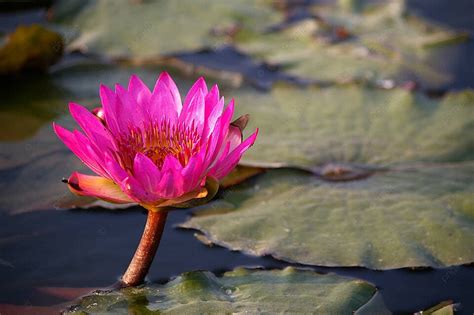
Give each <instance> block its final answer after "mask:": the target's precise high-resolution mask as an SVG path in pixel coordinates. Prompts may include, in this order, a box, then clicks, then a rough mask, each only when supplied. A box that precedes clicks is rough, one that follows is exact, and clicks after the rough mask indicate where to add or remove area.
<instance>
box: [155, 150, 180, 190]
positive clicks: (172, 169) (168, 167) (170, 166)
mask: <svg viewBox="0 0 474 315" xmlns="http://www.w3.org/2000/svg"><path fill="white" fill-rule="evenodd" d="M182 170H183V166H182V165H181V163H180V162H179V161H178V160H177V159H176V158H175V157H174V156H172V155H168V156H167V157H166V158H165V161H164V163H163V167H162V168H161V174H162V175H161V180H160V183H159V184H158V190H157V193H158V194H160V195H161V196H163V198H167V199H171V198H175V197H179V196H181V195H182V194H183V193H184V188H183V187H184V179H183V175H182Z"/></svg>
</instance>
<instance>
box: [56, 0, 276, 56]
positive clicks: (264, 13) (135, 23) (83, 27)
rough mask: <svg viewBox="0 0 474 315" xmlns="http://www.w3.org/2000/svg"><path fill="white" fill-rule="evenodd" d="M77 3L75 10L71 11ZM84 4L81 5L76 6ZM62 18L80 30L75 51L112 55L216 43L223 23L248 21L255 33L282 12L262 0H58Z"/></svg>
mask: <svg viewBox="0 0 474 315" xmlns="http://www.w3.org/2000/svg"><path fill="white" fill-rule="evenodd" d="M69 6H74V8H75V9H76V10H74V11H72V10H68V7H69ZM77 8H80V9H77ZM57 11H58V16H57V19H58V20H61V21H64V22H65V23H66V24H67V25H69V26H70V27H72V28H73V29H75V30H77V31H78V33H79V36H78V37H77V38H76V39H75V40H74V41H73V42H71V43H70V45H69V48H70V49H80V50H82V51H87V52H92V53H101V54H102V53H103V54H106V55H109V56H113V57H124V56H135V57H136V56H142V57H144V56H151V55H163V54H168V53H171V52H180V51H184V50H194V49H199V48H204V47H212V46H213V45H214V44H215V43H216V42H217V41H219V42H222V40H218V39H217V38H216V37H214V36H212V30H213V29H214V28H215V27H218V26H229V25H236V24H245V25H246V26H247V27H250V28H252V29H254V30H255V31H262V30H263V26H264V25H266V24H269V23H273V22H276V21H277V19H278V18H279V15H280V14H279V13H278V12H275V11H274V10H272V9H271V7H270V6H268V5H267V4H265V3H264V2H263V1H253V0H245V1H236V2H234V1H232V2H223V1H219V0H205V1H199V2H196V1H193V0H185V1H179V2H175V1H143V2H141V1H140V2H138V1H135V2H134V1H128V0H121V1H107V0H99V1H89V2H84V3H83V4H82V8H81V6H80V5H78V4H77V3H75V2H72V3H71V2H69V1H63V2H60V3H59V4H58V8H57Z"/></svg>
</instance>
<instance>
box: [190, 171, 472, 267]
mask: <svg viewBox="0 0 474 315" xmlns="http://www.w3.org/2000/svg"><path fill="white" fill-rule="evenodd" d="M473 176H474V163H473V162H466V163H459V164H457V165H450V166H431V167H427V166H426V167H423V168H418V169H417V170H407V171H395V172H386V173H379V174H375V175H373V176H371V177H369V178H367V179H365V180H359V181H351V182H344V183H328V182H325V181H321V180H318V179H317V178H315V177H314V176H311V175H307V174H304V173H300V174H298V173H297V172H294V171H286V170H273V171H268V172H267V173H266V174H263V175H261V176H259V177H258V178H256V179H255V180H254V181H253V182H252V183H249V184H247V185H243V186H239V187H236V188H234V189H230V190H228V191H227V193H226V194H225V196H224V198H223V199H221V200H218V201H215V202H214V203H211V204H209V205H207V206H204V207H202V210H200V211H197V212H195V216H193V217H192V218H190V219H189V221H187V222H186V223H184V224H182V227H185V228H192V229H198V230H200V231H202V232H203V233H204V236H205V237H206V238H207V239H208V241H211V242H213V243H215V244H218V245H222V246H225V247H227V248H230V249H232V250H241V251H244V252H246V253H249V254H252V255H258V256H264V255H272V256H274V257H276V258H278V259H282V260H285V261H290V262H298V263H303V264H309V265H321V266H363V267H367V268H371V269H393V268H402V267H418V266H426V267H446V266H451V265H460V264H467V263H471V262H473V261H474V245H473V243H472V239H473V237H474V207H473V205H474V198H473V196H474V182H473V181H472V178H473Z"/></svg>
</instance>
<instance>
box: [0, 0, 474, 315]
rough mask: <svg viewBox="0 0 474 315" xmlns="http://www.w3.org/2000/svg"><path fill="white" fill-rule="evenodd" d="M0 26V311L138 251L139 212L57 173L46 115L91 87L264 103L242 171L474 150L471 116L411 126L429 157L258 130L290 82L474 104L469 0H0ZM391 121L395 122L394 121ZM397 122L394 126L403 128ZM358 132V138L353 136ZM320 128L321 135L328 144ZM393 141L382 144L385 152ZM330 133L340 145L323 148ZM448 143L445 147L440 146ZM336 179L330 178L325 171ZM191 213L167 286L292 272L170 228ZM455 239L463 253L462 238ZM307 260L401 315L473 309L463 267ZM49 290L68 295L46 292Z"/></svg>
mask: <svg viewBox="0 0 474 315" xmlns="http://www.w3.org/2000/svg"><path fill="white" fill-rule="evenodd" d="M0 33H1V36H2V39H1V43H0V80H1V85H0V313H1V314H3V313H4V312H5V313H8V312H9V313H17V314H20V313H28V312H29V313H30V314H37V313H40V312H44V313H45V314H47V313H54V312H55V311H57V308H55V307H56V305H58V304H61V303H64V302H65V301H68V300H71V299H73V298H74V297H77V296H80V295H81V294H85V293H87V292H88V291H89V290H90V288H97V287H104V286H107V285H110V284H112V283H114V282H115V281H116V280H117V279H118V277H119V276H120V275H121V273H122V272H123V270H124V269H125V268H126V266H127V264H128V261H129V259H130V257H131V255H132V253H133V251H134V249H135V247H136V244H137V241H138V239H139V236H140V234H141V232H142V226H143V223H144V220H145V215H144V213H143V212H142V211H141V209H140V208H138V207H131V208H128V209H125V210H120V211H118V210H116V209H115V210H110V209H107V208H110V207H111V206H110V205H103V204H96V203H94V201H92V200H89V199H78V198H75V197H73V196H72V195H70V193H69V192H68V191H67V188H66V187H65V186H64V185H63V184H62V183H61V182H60V180H61V178H63V177H68V176H69V174H70V173H71V172H72V171H74V170H78V169H79V170H83V169H84V167H83V166H82V165H81V163H80V162H79V161H78V160H76V159H75V158H74V157H72V155H71V153H69V152H68V151H67V149H66V148H65V147H64V146H63V145H62V144H61V143H60V142H59V141H58V140H57V139H56V138H55V136H54V134H53V132H52V128H51V123H52V121H57V122H60V123H61V124H63V125H66V126H68V127H71V126H74V124H73V123H72V122H71V120H70V118H68V117H67V115H65V114H66V113H67V104H68V103H69V102H71V101H73V102H77V103H80V104H83V105H85V106H87V107H88V108H90V109H93V108H96V107H98V106H100V101H99V97H98V89H99V84H100V83H103V84H106V85H108V86H111V87H112V86H113V85H114V84H115V83H121V84H123V85H127V83H128V79H129V77H130V75H131V74H134V73H136V74H138V75H139V76H140V77H141V78H142V79H143V80H144V82H145V83H147V84H148V86H149V87H152V86H153V84H154V82H155V80H156V78H157V76H158V75H159V73H160V72H162V71H168V72H170V73H171V74H172V76H173V78H174V79H175V80H176V83H177V85H178V87H179V88H180V91H181V92H182V93H185V92H186V91H187V90H188V89H189V87H190V86H191V84H192V83H193V82H194V80H195V79H196V78H198V77H199V76H205V78H206V81H207V83H208V84H209V85H210V84H213V83H218V84H219V87H220V88H221V90H222V93H223V94H224V95H225V96H226V99H227V100H230V98H231V97H234V96H235V98H236V100H237V106H239V105H240V104H239V102H242V103H243V104H242V107H241V108H242V109H241V111H242V112H245V111H248V110H250V111H252V108H254V107H256V106H258V105H259V104H260V105H261V106H267V107H266V109H264V110H261V109H254V110H255V111H256V113H255V114H254V116H255V119H254V120H253V121H252V125H251V127H250V128H251V129H252V128H254V127H256V126H260V127H261V130H262V134H263V135H262V140H261V142H262V143H261V146H260V147H258V146H256V150H255V151H254V152H252V153H250V154H251V155H250V156H249V157H248V159H247V160H245V161H244V162H247V163H246V164H248V165H250V166H252V167H257V166H258V167H259V168H260V167H264V168H268V167H270V166H272V165H283V166H291V167H293V166H295V165H296V168H298V169H300V170H303V171H309V172H313V173H314V174H316V175H317V176H320V177H324V176H326V175H327V173H325V169H324V167H325V166H327V163H329V162H342V163H344V165H350V166H354V165H360V164H364V165H371V166H374V165H375V166H376V167H377V169H378V168H380V169H381V168H383V167H386V166H387V165H388V166H390V167H392V166H393V165H398V162H400V163H402V162H406V161H408V162H412V161H416V162H418V161H422V162H443V163H444V162H450V163H457V162H465V161H470V160H471V159H472V154H473V153H472V152H473V148H474V146H473V145H472V143H473V140H472V137H473V135H472V133H471V132H472V126H473V121H472V120H473V119H474V117H472V111H467V112H466V113H467V114H464V116H463V115H460V116H452V117H451V118H449V117H448V118H446V117H443V118H442V119H440V120H439V121H438V120H436V121H433V123H434V124H436V123H439V124H438V125H433V128H432V129H421V130H420V131H419V132H420V133H423V135H424V137H426V138H428V139H429V142H430V143H431V146H430V150H431V151H429V150H428V149H426V150H425V147H424V145H423V144H418V143H417V144H416V146H415V145H414V146H412V147H409V148H408V147H407V149H406V151H402V152H400V151H398V152H397V149H401V150H403V149H404V148H405V143H407V142H408V141H405V140H404V139H405V138H404V139H402V140H400V139H398V138H397V139H395V137H393V138H392V137H391V136H390V135H387V136H380V133H382V132H383V128H381V129H379V130H376V131H374V132H375V133H374V134H376V136H374V135H372V136H374V137H376V139H378V140H380V142H381V144H380V145H373V142H374V141H375V140H374V139H372V138H370V139H371V140H370V141H372V142H370V145H369V144H368V142H367V143H365V144H364V145H365V146H364V148H367V147H368V146H372V145H373V147H370V148H369V149H367V152H366V151H364V150H365V149H364V150H361V151H360V152H359V151H357V150H356V149H350V148H349V149H347V150H346V148H348V147H350V146H351V141H349V140H347V143H346V142H345V141H346V140H344V139H345V138H344V139H343V136H342V134H343V135H344V137H345V136H346V135H350V136H351V137H352V136H353V134H352V132H353V131H352V129H350V128H352V127H351V123H349V122H346V121H345V122H341V123H338V122H337V121H336V120H329V119H326V120H324V121H323V118H324V117H326V118H327V116H325V114H321V117H323V118H321V122H320V124H319V125H317V126H315V127H314V130H315V131H314V134H311V130H313V129H311V128H309V130H310V131H308V132H309V134H308V135H307V136H306V137H305V138H301V137H300V138H289V139H287V140H288V141H287V142H285V143H286V144H285V143H283V144H280V147H279V150H280V151H278V150H276V151H272V150H271V149H272V146H273V145H274V143H275V141H274V139H271V138H265V137H266V136H265V132H266V130H270V128H271V125H272V123H273V124H274V123H275V121H272V119H271V117H272V113H273V114H275V112H278V113H280V111H281V112H283V113H284V112H285V111H283V110H281V108H280V107H278V109H272V108H271V106H272V102H273V101H272V100H266V98H265V97H266V95H273V94H272V93H277V95H276V96H275V99H276V98H277V97H280V95H281V94H278V93H279V92H278V91H282V89H283V90H284V89H288V86H290V87H291V88H296V89H298V91H300V92H298V93H299V95H300V96H298V97H301V100H302V103H304V104H305V106H310V105H311V102H313V100H314V99H317V98H318V97H319V95H320V94H318V93H322V94H321V95H326V94H324V93H325V92H324V91H325V89H329V91H331V89H335V88H336V89H337V88H339V87H350V88H352V87H357V91H356V92H354V94H350V95H348V96H347V97H346V98H345V99H343V98H342V97H341V99H340V100H336V101H335V102H345V103H351V102H357V101H360V99H357V97H360V98H361V99H377V100H381V102H382V103H383V102H384V101H383V100H384V97H382V96H381V95H395V94H396V93H398V91H403V93H408V94H410V93H412V94H410V95H416V97H421V98H423V100H424V101H423V102H424V103H423V104H425V105H423V106H425V107H423V106H421V107H420V108H425V109H427V108H428V107H429V106H431V105H429V104H432V103H433V104H434V103H435V102H442V101H441V100H444V99H446V97H448V96H449V95H454V94H451V93H467V94H466V95H468V96H462V97H464V98H465V99H468V100H471V99H473V98H472V91H469V89H471V88H473V87H474V40H473V33H474V2H473V1H472V0H457V1H449V0H430V1H426V0H425V1H423V0H406V1H403V0H339V1H337V0H334V1H330V0H320V1H317V0H314V1H312V0H286V1H285V0H275V1H271V0H261V1H259V0H254V1H250V0H242V1H232V2H230V1H218V0H199V1H193V0H180V1H159V0H156V1H153V0H117V1H107V0H102V1H101V0H97V1H85V0H83V1H79V0H69V1H68V0H64V1H61V0H58V1H0ZM359 87H360V89H359ZM308 90H309V91H312V92H306V91H308ZM314 91H321V92H314ZM373 91H375V92H373ZM466 91H468V92H466ZM314 93H315V94H314ZM331 93H332V92H331ZM370 93H375V94H370ZM380 93H392V94H380ZM469 93H471V94H469ZM334 94H335V95H337V94H338V93H337V92H335V93H334ZM239 95H240V96H241V97H240V98H239ZM331 95H333V94H329V96H328V95H326V96H322V98H324V97H329V98H330V97H331ZM351 95H354V96H356V97H351ZM456 95H460V94H456ZM462 95H465V94H462ZM469 95H470V96H469ZM286 97H287V98H283V99H278V100H279V101H281V102H282V103H285V101H286V100H288V102H290V100H295V99H297V96H294V95H293V94H291V95H289V96H286ZM387 99H388V98H387ZM239 100H241V101H239ZM392 101H393V99H392ZM387 102H389V101H387ZM467 102H470V101H467ZM254 103H255V104H254ZM325 104H326V105H328V106H330V105H331V102H330V101H328V102H327V103H325ZM471 105H472V104H471ZM292 106H293V105H292ZM295 106H296V105H295ZM260 108H262V107H260ZM275 108H276V107H275ZM323 111H324V110H320V109H318V110H316V111H315V113H316V114H317V113H320V112H323ZM298 113H300V114H301V112H298ZM338 113H339V114H338V115H337V116H344V115H346V116H347V115H349V116H350V115H356V116H357V115H359V114H360V117H359V116H357V118H354V121H356V120H357V119H359V118H360V119H362V120H363V119H365V118H367V117H368V115H367V116H364V114H361V112H360V110H358V109H351V110H350V111H347V112H344V108H342V107H341V109H340V112H338ZM344 113H346V114H344ZM353 113H356V114H353ZM252 114H253V113H252ZM431 114H432V111H431V109H429V108H428V109H427V111H426V112H423V111H422V109H420V110H419V112H418V109H417V112H416V113H411V115H414V116H416V117H415V118H413V119H412V118H410V121H413V123H414V124H416V121H418V120H417V119H419V122H420V124H419V125H418V126H424V124H430V123H432V122H431V121H427V120H426V119H425V118H426V116H430V115H431ZM275 115H276V114H275ZM403 115H405V114H400V116H397V117H395V119H397V118H400V119H402V120H403V119H404V116H403ZM417 115H419V116H417ZM453 115H455V114H453ZM303 116H304V112H303V114H301V117H303ZM356 116H354V117H356ZM414 116H413V117H414ZM422 116H424V117H425V118H423V117H422ZM292 117H293V116H291V115H290V114H288V117H281V116H280V117H279V118H277V119H279V120H278V122H279V123H280V124H281V125H285V124H286V123H288V124H289V125H291V124H292V123H291V119H292ZM301 117H300V118H297V119H303V118H301ZM331 117H332V118H331V119H334V117H333V116H331ZM461 117H463V119H464V120H463V124H462V125H459V126H458V125H456V126H455V127H453V128H451V129H453V130H454V129H455V128H458V129H459V130H458V129H456V130H455V132H454V131H453V132H452V133H449V134H447V135H446V134H441V135H438V134H437V131H439V130H440V129H443V128H446V129H449V128H448V127H446V126H447V125H443V124H442V121H445V122H446V121H449V122H450V123H451V121H454V120H455V119H457V120H458V121H460V120H461ZM450 119H451V120H450ZM288 121H289V122H288ZM297 121H298V120H297ZM305 123H306V122H305ZM326 123H327V126H326ZM266 126H269V127H268V128H267V129H265V128H266ZM319 126H323V127H321V128H320V129H324V128H326V129H324V132H322V131H321V132H318V131H316V129H318V128H319ZM328 126H329V127H328ZM443 126H444V127H443ZM288 128H290V127H288ZM344 128H346V129H344ZM399 128H400V131H401V132H400V133H403V130H405V129H403V128H405V127H403V124H401V125H400V127H399ZM414 128H415V127H414ZM422 128H424V127H422ZM463 128H464V129H463ZM283 129H285V128H283ZM451 129H449V130H451ZM360 132H361V137H363V136H364V130H362V131H360ZM268 133H271V131H268ZM290 133H291V132H290ZM338 133H339V134H340V135H341V136H340V137H341V138H338V137H339V136H338V135H339V134H338ZM328 135H329V136H330V137H331V141H327V142H325V141H324V139H327V138H328ZM461 135H462V137H465V138H463V139H461ZM323 136H324V138H323ZM372 136H367V137H372ZM438 136H439V137H440V138H442V139H441V140H439V142H437V139H438ZM377 137H378V138H377ZM295 139H301V140H298V141H301V143H300V142H298V141H297V140H295ZM341 139H342V140H341ZM412 140H413V139H412ZM390 141H392V142H391V143H393V144H394V145H392V146H390V147H385V145H386V143H387V142H390ZM410 141H411V140H410ZM413 141H415V142H416V141H417V140H413ZM443 141H445V142H443ZM283 142H284V141H283ZM341 142H342V143H343V144H344V146H343V147H344V148H343V149H341V150H340V151H331V149H330V148H332V147H334V146H338V145H339V144H340V143H341ZM303 143H304V144H303ZM308 143H310V144H313V146H308ZM446 143H447V144H446ZM451 144H452V146H453V149H452V152H451V151H450V152H448V151H447V150H448V149H450V148H451V147H450V145H451ZM305 145H306V147H304V146H305ZM318 145H320V146H319V147H318ZM457 145H458V146H457ZM436 146H439V147H441V146H443V147H444V148H445V151H442V152H441V153H442V154H441V153H440V155H439V157H433V156H434V155H435V154H437V153H436V152H438V151H436V150H435V149H432V148H435V147H436ZM454 146H457V147H456V148H454ZM298 147H300V148H301V147H304V150H303V149H301V150H302V151H301V152H300V153H301V154H300V155H297V154H295V153H294V151H293V148H298ZM268 148H270V149H268ZM446 148H447V149H446ZM358 149H360V148H358ZM296 150H298V149H296ZM423 150H425V151H423ZM440 150H441V149H440ZM316 151H318V152H323V151H324V152H326V155H324V154H322V153H314V152H316ZM329 151H330V153H328V152H329ZM356 151H357V152H356ZM268 152H270V153H268ZM425 152H426V154H425ZM265 154H266V155H265ZM423 154H425V155H423ZM428 155H430V156H428ZM263 156H265V158H263ZM431 157H433V158H431ZM244 164H245V163H244ZM410 165H411V164H410ZM348 168H349V171H348V172H349V173H351V172H354V173H355V175H354V174H349V179H358V178H359V177H365V176H366V175H367V174H366V173H365V171H366V169H363V170H362V171H361V170H359V169H357V170H356V171H354V170H353V169H352V168H351V167H348ZM360 172H362V175H361V173H360ZM466 172H467V173H465V175H466V176H467V180H466V182H467V183H468V184H466V185H465V186H466V187H467V186H469V187H471V186H470V185H471V184H472V169H469V170H468V171H466ZM257 173H260V170H255V168H253V169H252V171H251V172H249V174H245V175H243V176H242V179H241V180H240V179H239V181H238V182H241V181H243V179H247V177H249V176H250V175H255V174H257ZM336 173H337V172H336ZM333 175H334V174H332V173H331V171H330V172H329V175H327V176H329V177H330V176H333ZM335 176H339V175H337V174H336V175H335ZM351 176H353V177H351ZM367 176H368V175H367ZM323 179H324V178H323ZM463 180H465V179H463ZM453 181H459V177H456V178H454V179H453ZM236 182H237V181H236ZM469 182H471V183H469ZM427 185H428V184H427ZM442 193H443V192H440V194H442ZM221 197H222V196H221ZM70 209H73V210H70ZM191 211H192V210H183V211H177V212H175V213H173V214H172V215H171V216H170V219H169V220H170V221H169V223H168V225H167V228H166V231H165V234H164V239H163V241H162V245H161V247H160V249H159V253H158V257H157V259H156V261H155V264H154V266H153V267H152V270H151V272H150V275H149V279H150V280H151V281H154V282H165V281H167V280H168V279H169V278H171V277H173V276H176V275H178V274H180V273H182V272H185V271H190V270H198V269H203V270H210V271H213V272H215V273H217V274H219V273H222V272H223V271H226V270H230V269H232V268H234V267H236V266H262V267H264V268H283V267H285V266H288V265H292V263H288V262H284V261H282V260H277V259H275V258H272V257H271V256H270V255H268V256H263V257H257V256H251V255H246V254H244V253H241V252H236V251H229V250H228V249H225V248H223V247H219V246H214V247H208V246H206V245H203V244H202V243H201V242H199V241H198V240H196V238H195V237H194V234H195V231H194V230H185V229H178V228H176V225H178V224H180V223H182V222H185V221H186V220H187V218H188V217H189V215H190V214H191ZM466 220H468V221H469V220H472V216H471V217H469V219H466ZM466 241H468V240H466ZM471 241H472V239H471ZM471 243H472V242H471ZM466 246H467V247H466V248H468V250H469V251H472V250H473V249H472V244H471V245H470V246H469V245H466ZM231 249H232V248H231ZM293 265H298V264H293ZM315 265H318V264H315ZM369 267H370V266H369ZM313 268H314V269H315V270H318V271H322V272H336V273H339V274H342V275H347V276H351V277H356V278H361V279H364V280H368V281H370V282H372V283H374V284H375V285H376V286H377V287H378V288H379V289H381V293H382V296H383V299H384V301H385V304H386V305H387V307H388V309H389V310H390V311H392V312H395V313H413V312H415V311H419V310H422V309H425V308H427V307H429V306H432V305H434V304H436V303H438V302H440V301H443V300H447V299H450V300H454V301H455V302H457V303H460V305H461V308H460V312H461V313H462V312H465V313H472V312H473V311H474V302H473V301H472V292H473V290H474V287H473V283H474V269H473V268H472V266H467V265H463V266H458V267H452V268H447V269H446V268H444V269H431V268H427V269H423V270H417V271H416V272H415V271H413V270H412V269H398V268H383V267H382V268H380V269H390V270H385V271H374V270H372V269H378V268H364V267H363V265H362V267H313ZM446 279H448V280H446ZM51 287H65V288H69V289H68V290H69V291H67V290H62V291H61V290H60V291H58V292H59V293H58V292H56V291H54V292H53V293H51V292H52V291H51V290H50V289H48V288H51ZM15 306H16V307H15ZM2 307H3V310H4V312H2Z"/></svg>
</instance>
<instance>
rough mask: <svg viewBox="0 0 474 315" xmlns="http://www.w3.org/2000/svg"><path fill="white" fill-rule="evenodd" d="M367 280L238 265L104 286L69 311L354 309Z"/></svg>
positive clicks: (366, 294) (367, 289)
mask: <svg viewBox="0 0 474 315" xmlns="http://www.w3.org/2000/svg"><path fill="white" fill-rule="evenodd" d="M375 291H376V289H375V287H373V286H372V285H370V284H369V283H367V282H364V281H361V280H355V279H350V278H345V277H341V276H338V275H335V274H327V275H321V274H318V273H315V272H312V271H304V270H297V269H294V268H291V267H288V268H286V269H284V270H271V271H264V270H246V269H240V268H238V269H235V270H234V271H230V272H226V273H224V275H222V276H221V277H216V276H215V275H214V274H212V273H210V272H206V271H195V272H188V273H184V274H182V275H180V276H178V277H177V278H176V279H174V280H172V281H170V282H168V283H166V284H164V285H153V286H144V287H140V288H125V289H121V290H116V291H98V292H96V293H94V294H92V295H89V296H86V297H83V298H82V299H81V300H80V301H79V304H78V305H76V306H72V307H71V308H70V309H69V310H68V311H66V314H97V313H114V314H130V313H134V314H135V313H140V314H145V313H153V314H154V313H160V314H161V313H162V312H164V313H166V314H209V313H216V312H217V313H226V314H227V313H251V314H254V313H268V314H276V313H285V312H289V313H313V312H315V311H317V312H318V313H324V314H343V313H348V314H350V313H352V312H354V311H356V310H357V309H359V308H360V307H361V306H363V305H364V304H365V303H367V301H369V300H370V299H371V297H372V296H373V295H374V293H375Z"/></svg>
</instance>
